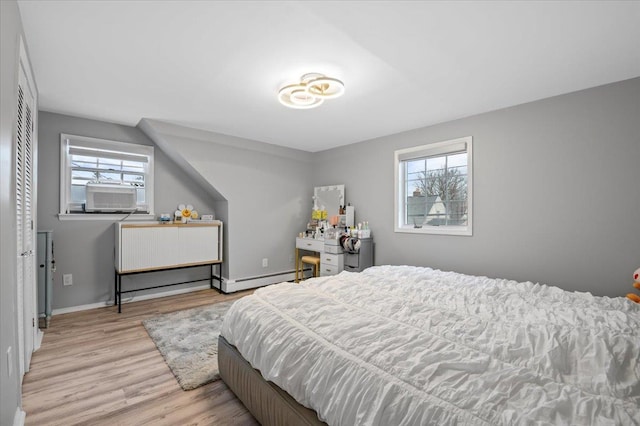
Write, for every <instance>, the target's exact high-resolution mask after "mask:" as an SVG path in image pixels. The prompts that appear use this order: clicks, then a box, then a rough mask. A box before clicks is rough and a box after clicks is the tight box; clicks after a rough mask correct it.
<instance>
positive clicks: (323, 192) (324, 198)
mask: <svg viewBox="0 0 640 426" xmlns="http://www.w3.org/2000/svg"><path fill="white" fill-rule="evenodd" d="M344 200H345V199H344V185H329V186H316V187H315V188H314V190H313V209H314V210H321V209H323V206H324V210H326V211H327V215H328V216H335V215H337V214H338V212H339V210H340V206H343V205H344V204H345V202H344Z"/></svg>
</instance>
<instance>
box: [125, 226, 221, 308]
mask: <svg viewBox="0 0 640 426" xmlns="http://www.w3.org/2000/svg"><path fill="white" fill-rule="evenodd" d="M115 228H116V229H115V232H116V235H115V237H116V238H115V242H116V256H115V299H114V304H116V305H118V313H120V312H122V294H123V293H131V292H134V291H141V290H150V289H153V288H160V287H168V286H172V285H178V284H186V283H189V282H195V281H182V282H179V283H172V284H164V285H158V286H152V287H145V288H138V289H135V290H125V291H123V290H122V276H123V275H131V274H140V273H145V272H152V271H161V270H168V269H181V268H192V267H196V266H206V265H210V266H211V273H210V274H209V285H210V286H211V288H216V287H214V286H213V278H214V274H213V268H214V266H215V265H218V267H219V270H218V272H219V273H218V276H217V279H218V282H219V284H220V286H219V288H217V290H219V291H220V288H221V286H222V222H220V221H214V222H206V223H193V222H191V223H186V224H173V223H169V224H161V223H159V222H138V223H127V222H117V223H116V226H115ZM197 281H200V280H197Z"/></svg>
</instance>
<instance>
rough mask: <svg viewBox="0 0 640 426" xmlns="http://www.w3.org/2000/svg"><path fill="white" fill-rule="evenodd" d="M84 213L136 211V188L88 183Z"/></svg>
mask: <svg viewBox="0 0 640 426" xmlns="http://www.w3.org/2000/svg"><path fill="white" fill-rule="evenodd" d="M86 195H87V198H86V200H87V201H86V203H85V205H84V210H85V211H86V212H133V211H135V210H137V202H138V196H137V188H136V187H135V186H130V185H118V184H108V183H88V184H87V185H86Z"/></svg>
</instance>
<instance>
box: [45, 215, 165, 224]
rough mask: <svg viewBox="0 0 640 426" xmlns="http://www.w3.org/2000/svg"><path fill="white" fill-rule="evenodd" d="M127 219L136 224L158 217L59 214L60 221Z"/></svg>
mask: <svg viewBox="0 0 640 426" xmlns="http://www.w3.org/2000/svg"><path fill="white" fill-rule="evenodd" d="M127 216H129V217H128V218H127V221H130V222H134V221H139V220H146V221H148V220H155V219H156V216H155V215H154V214H135V215H129V213H106V214H87V213H59V214H58V219H59V220H100V221H104V220H110V221H112V222H113V221H118V220H122V219H124V218H126V217H127Z"/></svg>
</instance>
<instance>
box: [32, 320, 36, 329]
mask: <svg viewBox="0 0 640 426" xmlns="http://www.w3.org/2000/svg"><path fill="white" fill-rule="evenodd" d="M35 326H36V319H35V318H31V327H35Z"/></svg>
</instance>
